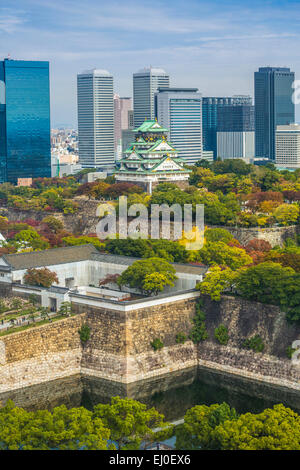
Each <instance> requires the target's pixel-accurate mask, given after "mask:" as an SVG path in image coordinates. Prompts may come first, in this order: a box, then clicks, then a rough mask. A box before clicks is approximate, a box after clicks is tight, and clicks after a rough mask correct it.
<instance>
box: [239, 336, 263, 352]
mask: <svg viewBox="0 0 300 470" xmlns="http://www.w3.org/2000/svg"><path fill="white" fill-rule="evenodd" d="M243 348H245V349H252V350H253V351H255V352H262V351H263V350H264V349H265V345H264V343H263V340H262V338H261V337H260V336H259V335H255V336H252V338H248V339H246V340H245V341H244V343H243Z"/></svg>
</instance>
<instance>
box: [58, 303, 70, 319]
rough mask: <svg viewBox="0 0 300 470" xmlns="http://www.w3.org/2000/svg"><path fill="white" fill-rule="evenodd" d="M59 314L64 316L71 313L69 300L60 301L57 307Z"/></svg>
mask: <svg viewBox="0 0 300 470" xmlns="http://www.w3.org/2000/svg"><path fill="white" fill-rule="evenodd" d="M59 314H60V315H65V316H66V317H70V316H71V314H72V304H71V302H62V303H61V306H60V309H59Z"/></svg>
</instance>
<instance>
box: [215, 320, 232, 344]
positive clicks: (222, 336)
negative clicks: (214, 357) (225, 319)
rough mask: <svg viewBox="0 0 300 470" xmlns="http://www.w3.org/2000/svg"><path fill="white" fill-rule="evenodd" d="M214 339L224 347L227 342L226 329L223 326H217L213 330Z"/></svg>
mask: <svg viewBox="0 0 300 470" xmlns="http://www.w3.org/2000/svg"><path fill="white" fill-rule="evenodd" d="M215 338H216V340H217V341H218V342H219V343H220V344H223V345H226V344H227V343H228V341H229V334H228V328H227V327H226V326H225V325H222V324H221V325H219V326H218V327H217V328H216V329H215Z"/></svg>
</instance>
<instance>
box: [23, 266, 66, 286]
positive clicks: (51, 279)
mask: <svg viewBox="0 0 300 470" xmlns="http://www.w3.org/2000/svg"><path fill="white" fill-rule="evenodd" d="M24 282H25V284H29V285H31V286H38V287H51V286H52V284H54V283H55V284H59V280H58V277H57V274H56V273H55V272H54V271H50V269H48V268H41V269H36V268H30V269H28V270H27V271H26V273H25V275H24Z"/></svg>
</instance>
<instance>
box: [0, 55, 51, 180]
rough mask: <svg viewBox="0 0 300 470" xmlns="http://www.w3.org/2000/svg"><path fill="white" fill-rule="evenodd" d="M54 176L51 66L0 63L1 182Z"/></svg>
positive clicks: (13, 61)
mask: <svg viewBox="0 0 300 470" xmlns="http://www.w3.org/2000/svg"><path fill="white" fill-rule="evenodd" d="M50 176H51V146H50V91H49V62H40V61H23V60H10V59H4V61H0V182H4V181H10V182H12V183H17V181H18V178H37V177H50Z"/></svg>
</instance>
